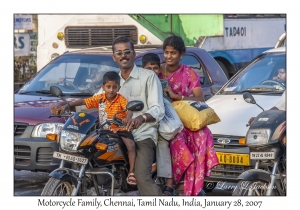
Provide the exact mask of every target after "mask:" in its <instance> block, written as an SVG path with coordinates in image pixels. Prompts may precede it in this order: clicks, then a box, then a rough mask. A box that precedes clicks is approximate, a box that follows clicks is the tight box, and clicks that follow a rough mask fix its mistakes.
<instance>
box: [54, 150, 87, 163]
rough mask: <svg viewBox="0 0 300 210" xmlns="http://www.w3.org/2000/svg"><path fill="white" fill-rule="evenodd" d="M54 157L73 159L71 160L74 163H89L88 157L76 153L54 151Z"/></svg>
mask: <svg viewBox="0 0 300 210" xmlns="http://www.w3.org/2000/svg"><path fill="white" fill-rule="evenodd" d="M53 157H55V158H58V159H61V160H67V161H71V162H74V163H81V164H87V163H88V159H87V158H83V157H78V156H75V155H69V154H65V153H61V152H54V153H53Z"/></svg>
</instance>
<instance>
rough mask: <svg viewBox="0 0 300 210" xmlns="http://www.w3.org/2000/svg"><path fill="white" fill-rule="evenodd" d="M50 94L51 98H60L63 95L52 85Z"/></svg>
mask: <svg viewBox="0 0 300 210" xmlns="http://www.w3.org/2000/svg"><path fill="white" fill-rule="evenodd" d="M50 93H51V94H52V95H53V96H56V97H58V98H61V97H62V96H63V93H62V91H61V89H59V88H58V87H56V86H54V85H52V86H51V87H50Z"/></svg>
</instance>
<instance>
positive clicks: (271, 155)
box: [250, 152, 275, 160]
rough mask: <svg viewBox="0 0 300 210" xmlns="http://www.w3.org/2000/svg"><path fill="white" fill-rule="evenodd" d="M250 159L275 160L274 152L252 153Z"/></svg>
mask: <svg viewBox="0 0 300 210" xmlns="http://www.w3.org/2000/svg"><path fill="white" fill-rule="evenodd" d="M250 159H252V160H272V159H275V153H274V152H250Z"/></svg>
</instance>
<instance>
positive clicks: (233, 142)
mask: <svg viewBox="0 0 300 210" xmlns="http://www.w3.org/2000/svg"><path fill="white" fill-rule="evenodd" d="M213 138H214V147H215V148H223V149H237V148H241V147H244V146H242V145H240V144H239V139H240V138H242V136H240V137H239V136H224V135H213ZM228 140H229V141H228ZM225 142H226V143H225ZM223 151H224V150H223ZM249 169H250V166H237V165H227V164H226V165H225V164H220V165H217V166H216V167H214V168H213V169H212V172H211V175H212V176H218V177H222V176H226V177H227V178H232V179H235V178H237V177H238V176H239V175H240V174H241V173H243V172H244V171H246V170H249Z"/></svg>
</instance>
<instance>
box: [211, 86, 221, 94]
mask: <svg viewBox="0 0 300 210" xmlns="http://www.w3.org/2000/svg"><path fill="white" fill-rule="evenodd" d="M221 88H222V86H221V85H212V86H210V92H211V93H212V94H213V95H215V94H216V93H217V92H218V91H219V90H221Z"/></svg>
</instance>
